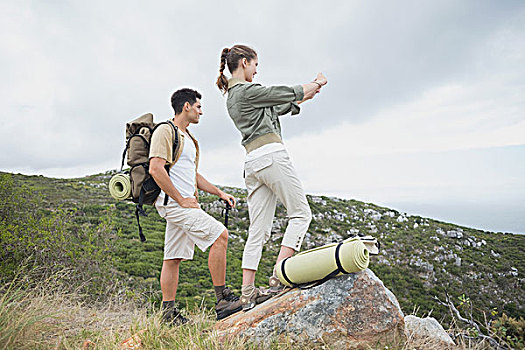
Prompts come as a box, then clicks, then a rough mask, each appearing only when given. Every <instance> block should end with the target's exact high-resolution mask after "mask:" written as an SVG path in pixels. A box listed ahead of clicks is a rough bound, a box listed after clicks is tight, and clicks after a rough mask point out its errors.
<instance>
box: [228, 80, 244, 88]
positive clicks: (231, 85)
mask: <svg viewBox="0 0 525 350" xmlns="http://www.w3.org/2000/svg"><path fill="white" fill-rule="evenodd" d="M237 84H248V82H247V81H246V80H241V79H238V78H231V79H228V90H229V89H231V88H232V87H234V86H235V85H237Z"/></svg>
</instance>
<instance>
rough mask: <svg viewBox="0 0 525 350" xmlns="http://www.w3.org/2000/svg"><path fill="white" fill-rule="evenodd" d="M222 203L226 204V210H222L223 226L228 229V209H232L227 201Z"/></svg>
mask: <svg viewBox="0 0 525 350" xmlns="http://www.w3.org/2000/svg"><path fill="white" fill-rule="evenodd" d="M224 203H226V209H224V226H226V228H228V213H229V212H230V209H231V208H232V206H231V204H230V202H229V201H227V200H225V201H224Z"/></svg>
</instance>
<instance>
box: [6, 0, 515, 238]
mask: <svg viewBox="0 0 525 350" xmlns="http://www.w3.org/2000/svg"><path fill="white" fill-rule="evenodd" d="M236 43H244V44H248V45H250V46H251V47H253V48H254V49H255V50H256V51H257V52H258V56H259V73H258V75H257V76H256V80H257V81H258V82H261V83H263V84H265V85H271V84H286V85H293V84H298V83H305V82H308V81H311V80H312V79H313V78H314V77H315V75H316V74H317V72H319V71H322V72H323V73H324V74H325V75H326V76H327V78H328V81H329V82H328V85H327V86H326V87H325V88H323V91H322V92H321V94H319V95H318V96H316V98H315V99H314V100H312V101H309V102H307V103H305V104H304V105H302V111H301V113H300V115H299V116H296V117H295V116H294V117H289V116H285V117H283V118H282V119H281V121H282V125H283V136H284V140H285V143H286V145H287V147H288V149H289V152H290V154H291V157H292V159H293V160H294V162H295V165H296V168H297V170H298V172H299V176H300V178H301V179H302V181H303V184H304V186H305V189H306V191H307V193H311V194H325V195H333V196H338V197H344V198H355V199H358V200H364V201H369V202H373V203H376V204H380V205H385V206H390V207H394V208H396V209H398V210H401V211H407V212H408V213H409V214H420V215H424V216H429V217H433V218H438V219H442V220H446V221H451V222H455V223H459V224H464V225H467V226H472V227H476V228H482V229H487V230H493V231H510V232H521V233H525V180H524V179H525V3H524V2H523V1H457V0H452V1H443V0H440V1H396V2H390V1H332V2H330V1H324V2H320V1H315V2H314V1H288V2H283V1H265V2H257V3H256V2H248V1H221V2H218V1H200V2H198V3H196V2H190V1H184V2H182V1H151V2H148V3H146V2H144V1H6V0H2V1H1V2H0V52H1V55H0V73H1V74H0V76H1V79H0V113H1V118H2V127H1V128H0V146H1V149H2V152H1V154H0V162H1V164H2V165H1V167H0V169H1V170H3V171H9V172H22V173H25V174H43V175H47V176H54V177H75V176H83V175H87V174H93V173H98V172H103V171H106V170H109V169H116V168H117V167H119V164H120V155H121V153H122V150H123V147H124V141H125V140H124V124H125V122H126V121H129V120H132V119H134V118H135V117H137V116H139V115H141V114H143V113H146V112H152V113H153V114H154V115H155V118H156V120H157V121H161V120H165V119H167V118H170V117H171V116H172V109H171V106H170V96H171V93H172V92H173V91H175V90H176V89H178V88H181V87H193V88H196V89H198V90H199V91H200V92H202V94H203V99H202V103H203V109H204V115H203V117H202V119H201V123H200V124H199V125H196V126H194V127H192V129H193V130H194V133H195V134H196V135H197V137H198V138H199V140H200V143H201V147H202V152H203V157H202V162H201V168H200V170H201V172H202V173H203V174H204V175H205V176H206V177H207V178H208V179H209V180H211V181H212V182H214V183H217V184H223V185H231V186H238V187H244V185H243V179H242V163H243V157H244V151H243V149H242V147H241V146H240V135H239V133H238V132H237V130H236V129H235V128H234V126H233V123H232V122H231V120H230V119H229V117H228V115H227V112H226V109H225V99H224V97H223V96H222V95H221V93H220V92H219V90H218V89H217V88H216V87H215V86H214V82H215V80H216V77H217V74H218V68H219V55H220V52H221V50H222V49H223V48H224V47H231V46H232V45H233V44H236Z"/></svg>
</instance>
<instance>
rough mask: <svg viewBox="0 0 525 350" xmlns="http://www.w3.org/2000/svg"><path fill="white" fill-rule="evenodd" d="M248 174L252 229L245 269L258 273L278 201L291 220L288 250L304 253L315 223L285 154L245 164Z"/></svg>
mask: <svg viewBox="0 0 525 350" xmlns="http://www.w3.org/2000/svg"><path fill="white" fill-rule="evenodd" d="M244 171H245V179H244V181H245V183H246V188H247V190H248V212H249V216H250V228H249V230H248V239H247V241H246V245H245V246H244V253H243V256H242V268H243V269H250V270H257V267H258V266H259V261H260V260H261V254H262V249H263V245H264V243H265V242H266V241H268V239H269V238H270V234H271V229H272V222H273V217H274V215H275V207H276V205H277V199H279V201H281V203H283V205H284V207H285V208H286V211H287V216H288V219H289V221H288V226H287V227H286V231H285V233H284V237H283V240H282V243H281V245H283V246H285V247H289V248H292V249H294V250H296V251H298V250H300V248H301V244H302V243H303V238H304V236H305V234H306V231H307V230H308V227H309V225H310V221H311V220H312V212H311V211H310V206H309V205H308V201H307V200H306V195H305V194H304V190H303V187H302V185H301V182H300V181H299V179H298V177H297V173H296V171H295V169H294V167H293V165H292V162H291V161H290V158H289V157H288V153H287V152H286V151H285V150H283V151H277V152H273V153H270V154H266V155H263V156H261V157H259V158H257V159H254V160H250V161H248V162H246V163H244Z"/></svg>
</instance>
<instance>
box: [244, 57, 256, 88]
mask: <svg viewBox="0 0 525 350" xmlns="http://www.w3.org/2000/svg"><path fill="white" fill-rule="evenodd" d="M245 64H246V66H245V67H244V79H246V81H249V82H252V81H253V77H255V74H257V66H258V65H259V61H258V60H257V57H255V58H254V59H252V60H251V61H247V62H246V63H245Z"/></svg>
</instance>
